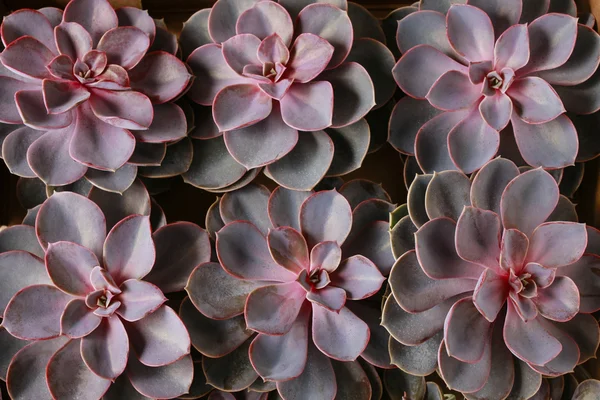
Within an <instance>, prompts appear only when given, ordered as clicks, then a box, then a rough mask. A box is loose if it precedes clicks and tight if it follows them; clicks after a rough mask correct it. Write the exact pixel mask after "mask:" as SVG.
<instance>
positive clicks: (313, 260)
mask: <svg viewBox="0 0 600 400" xmlns="http://www.w3.org/2000/svg"><path fill="white" fill-rule="evenodd" d="M340 261H342V250H341V248H340V246H339V245H338V244H337V242H335V241H324V242H320V243H317V244H316V245H315V246H314V247H313V248H312V250H311V251H310V270H311V271H313V270H315V269H324V270H326V271H327V272H329V273H332V272H333V271H335V270H336V269H337V267H338V266H339V265H340Z"/></svg>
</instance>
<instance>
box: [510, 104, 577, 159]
mask: <svg viewBox="0 0 600 400" xmlns="http://www.w3.org/2000/svg"><path fill="white" fill-rule="evenodd" d="M512 126H513V129H514V131H515V139H516V142H517V145H518V147H519V151H520V152H521V156H522V157H523V159H524V160H525V161H526V162H527V164H529V165H531V166H533V167H540V166H543V167H545V168H564V167H567V166H569V165H573V163H574V162H575V158H576V156H577V152H578V150H579V139H578V137H577V130H576V129H575V126H574V125H573V122H571V120H570V119H569V117H567V116H566V115H564V114H563V115H559V116H558V117H557V118H556V119H554V120H552V121H550V122H547V123H544V124H528V123H526V122H524V121H523V120H521V119H520V118H514V117H513V119H512Z"/></svg>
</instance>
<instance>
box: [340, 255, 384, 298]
mask: <svg viewBox="0 0 600 400" xmlns="http://www.w3.org/2000/svg"><path fill="white" fill-rule="evenodd" d="M384 281H385V278H384V277H383V275H381V273H380V272H379V270H378V269H377V266H376V265H375V264H373V262H371V261H370V260H369V259H368V258H366V257H364V256H361V255H356V256H353V257H350V258H348V259H346V260H344V261H343V262H342V263H341V264H340V266H339V268H338V269H337V270H336V271H335V273H334V274H332V275H331V284H332V285H334V286H337V287H340V288H342V289H344V290H345V291H346V296H347V297H348V299H351V300H361V299H364V298H367V297H369V296H372V295H373V294H375V293H377V291H378V290H379V289H380V288H381V285H382V283H383V282H384Z"/></svg>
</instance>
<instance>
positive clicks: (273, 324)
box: [244, 282, 306, 335]
mask: <svg viewBox="0 0 600 400" xmlns="http://www.w3.org/2000/svg"><path fill="white" fill-rule="evenodd" d="M305 297H306V292H305V291H304V290H303V289H302V287H301V286H300V285H299V284H298V283H296V282H289V283H284V284H280V285H269V286H264V287H261V288H258V289H255V290H254V291H253V292H252V293H250V295H249V296H248V299H247V300H246V307H245V310H244V315H245V317H246V325H247V326H248V329H252V330H254V331H257V332H260V333H264V334H267V335H283V334H286V333H288V332H289V330H290V329H291V328H292V325H293V324H294V321H295V320H296V318H297V317H298V313H299V312H300V308H301V307H302V304H303V303H304V299H305Z"/></svg>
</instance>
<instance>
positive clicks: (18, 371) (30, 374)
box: [6, 336, 68, 400]
mask: <svg viewBox="0 0 600 400" xmlns="http://www.w3.org/2000/svg"><path fill="white" fill-rule="evenodd" d="M66 342H68V338H67V337H65V336H60V337H58V338H56V339H50V340H38V341H34V342H32V343H30V344H28V345H27V346H25V347H23V348H22V349H21V350H20V351H19V352H18V353H16V355H15V356H14V358H13V359H12V361H11V363H10V366H9V368H8V373H7V375H6V384H7V389H8V392H9V393H10V396H11V397H12V398H14V399H23V400H24V399H51V398H52V395H51V394H50V391H49V390H48V384H47V382H46V367H47V365H48V361H49V360H50V358H51V357H52V356H53V355H54V353H56V351H57V350H58V349H60V348H61V347H62V346H63V345H64V344H65V343H66Z"/></svg>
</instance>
